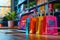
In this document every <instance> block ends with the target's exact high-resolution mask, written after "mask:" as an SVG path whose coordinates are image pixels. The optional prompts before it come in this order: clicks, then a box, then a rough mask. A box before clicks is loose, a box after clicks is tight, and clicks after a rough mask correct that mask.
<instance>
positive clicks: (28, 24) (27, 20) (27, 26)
mask: <svg viewBox="0 0 60 40" xmlns="http://www.w3.org/2000/svg"><path fill="white" fill-rule="evenodd" d="M29 27H30V18H27V19H26V35H28V34H29Z"/></svg>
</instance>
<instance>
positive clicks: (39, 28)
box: [36, 16, 43, 35]
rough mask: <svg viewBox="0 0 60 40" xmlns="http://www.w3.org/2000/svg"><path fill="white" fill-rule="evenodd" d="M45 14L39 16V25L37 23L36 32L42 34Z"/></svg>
mask: <svg viewBox="0 0 60 40" xmlns="http://www.w3.org/2000/svg"><path fill="white" fill-rule="evenodd" d="M42 23H43V16H38V17H37V25H36V34H40V35H41V34H42V29H41V28H42V26H43V24H42Z"/></svg>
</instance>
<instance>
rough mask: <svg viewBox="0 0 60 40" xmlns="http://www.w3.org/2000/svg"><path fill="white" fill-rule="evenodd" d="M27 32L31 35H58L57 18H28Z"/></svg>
mask: <svg viewBox="0 0 60 40" xmlns="http://www.w3.org/2000/svg"><path fill="white" fill-rule="evenodd" d="M26 31H27V33H30V34H40V35H58V26H57V19H56V17H55V16H44V17H43V16H38V17H36V18H27V20H26Z"/></svg>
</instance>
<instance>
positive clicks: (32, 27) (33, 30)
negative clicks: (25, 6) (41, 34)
mask: <svg viewBox="0 0 60 40" xmlns="http://www.w3.org/2000/svg"><path fill="white" fill-rule="evenodd" d="M29 33H30V34H35V33H36V18H34V17H33V18H30V27H29Z"/></svg>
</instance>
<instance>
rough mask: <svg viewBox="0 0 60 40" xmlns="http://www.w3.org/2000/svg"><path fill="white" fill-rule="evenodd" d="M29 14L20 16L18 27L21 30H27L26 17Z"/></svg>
mask: <svg viewBox="0 0 60 40" xmlns="http://www.w3.org/2000/svg"><path fill="white" fill-rule="evenodd" d="M27 17H28V15H24V16H22V17H21V18H20V21H19V24H18V29H20V30H25V29H26V19H27Z"/></svg>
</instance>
